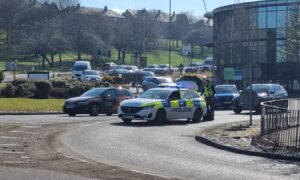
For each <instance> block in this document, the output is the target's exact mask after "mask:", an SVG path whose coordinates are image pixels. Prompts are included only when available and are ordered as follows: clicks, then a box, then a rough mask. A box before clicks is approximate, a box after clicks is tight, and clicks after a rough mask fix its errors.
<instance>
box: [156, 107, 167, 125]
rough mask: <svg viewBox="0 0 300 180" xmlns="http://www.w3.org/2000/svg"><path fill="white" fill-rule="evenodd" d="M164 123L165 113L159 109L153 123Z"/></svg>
mask: <svg viewBox="0 0 300 180" xmlns="http://www.w3.org/2000/svg"><path fill="white" fill-rule="evenodd" d="M164 122H166V112H165V110H163V109H159V110H158V111H157V113H156V116H155V123H156V124H162V123H164Z"/></svg>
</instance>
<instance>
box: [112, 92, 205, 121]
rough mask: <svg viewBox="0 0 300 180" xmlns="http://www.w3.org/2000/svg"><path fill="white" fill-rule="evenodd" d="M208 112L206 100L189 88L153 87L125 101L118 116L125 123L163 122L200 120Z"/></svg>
mask: <svg viewBox="0 0 300 180" xmlns="http://www.w3.org/2000/svg"><path fill="white" fill-rule="evenodd" d="M206 114H207V108H206V104H205V101H204V99H203V98H202V97H200V95H199V94H198V93H197V92H195V91H191V90H188V89H177V88H153V89H150V90H148V91H146V92H144V93H143V94H142V95H141V96H139V97H138V98H134V99H131V100H126V101H123V102H122V103H121V104H120V106H119V108H118V116H119V118H120V119H122V120H123V122H124V123H130V122H131V121H132V120H148V121H154V122H156V123H163V122H165V121H166V120H173V119H188V120H192V121H194V122H200V121H201V119H202V117H203V116H205V115H206Z"/></svg>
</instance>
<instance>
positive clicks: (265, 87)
mask: <svg viewBox="0 0 300 180" xmlns="http://www.w3.org/2000/svg"><path fill="white" fill-rule="evenodd" d="M247 89H248V90H249V89H250V86H248V87H247ZM252 89H253V91H255V92H257V93H262V92H266V93H268V92H269V89H270V86H269V85H263V84H259V85H252Z"/></svg>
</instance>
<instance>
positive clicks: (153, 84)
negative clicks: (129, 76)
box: [142, 77, 176, 91]
mask: <svg viewBox="0 0 300 180" xmlns="http://www.w3.org/2000/svg"><path fill="white" fill-rule="evenodd" d="M175 86H176V84H175V83H174V82H173V81H172V79H171V78H168V77H146V78H145V80H144V81H143V83H142V88H143V91H147V90H148V89H151V88H157V87H161V88H163V87H175Z"/></svg>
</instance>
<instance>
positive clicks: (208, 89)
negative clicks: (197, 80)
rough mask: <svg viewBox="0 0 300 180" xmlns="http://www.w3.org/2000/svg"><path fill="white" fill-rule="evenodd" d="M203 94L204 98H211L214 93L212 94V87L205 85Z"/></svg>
mask: <svg viewBox="0 0 300 180" xmlns="http://www.w3.org/2000/svg"><path fill="white" fill-rule="evenodd" d="M203 94H204V96H205V97H213V96H214V94H215V93H214V90H213V87H212V85H205V86H204V93H203Z"/></svg>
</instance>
